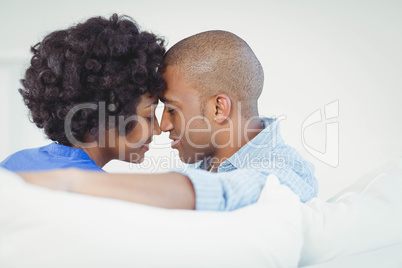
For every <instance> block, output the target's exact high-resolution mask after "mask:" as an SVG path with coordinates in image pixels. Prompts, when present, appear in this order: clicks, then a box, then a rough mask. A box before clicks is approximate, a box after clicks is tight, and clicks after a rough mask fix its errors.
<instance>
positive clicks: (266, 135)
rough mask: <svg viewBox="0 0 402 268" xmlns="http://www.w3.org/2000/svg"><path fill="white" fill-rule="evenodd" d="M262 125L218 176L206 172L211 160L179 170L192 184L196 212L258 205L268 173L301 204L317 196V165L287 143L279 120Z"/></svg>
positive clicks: (229, 160) (226, 163)
mask: <svg viewBox="0 0 402 268" xmlns="http://www.w3.org/2000/svg"><path fill="white" fill-rule="evenodd" d="M262 122H263V124H264V130H263V131H261V132H260V133H259V134H258V135H257V136H256V137H254V138H253V139H252V140H251V141H249V142H248V143H247V144H246V145H244V146H243V147H242V148H240V150H238V151H237V152H236V153H235V154H233V155H232V156H231V157H230V158H228V159H227V160H225V161H224V162H223V163H222V164H221V165H220V166H219V168H218V173H211V172H208V171H205V169H207V168H208V166H209V160H210V159H205V160H203V161H201V162H198V163H195V164H193V165H190V167H189V168H188V169H187V170H181V171H179V172H181V173H183V174H185V175H187V176H188V177H189V178H190V180H191V182H192V183H193V186H194V190H195V194H196V209H199V210H234V209H238V208H240V207H243V206H246V205H249V204H252V203H255V202H256V201H257V200H258V198H259V196H260V193H261V190H262V188H263V187H264V184H265V180H266V178H267V177H268V175H269V174H274V175H276V177H277V178H278V179H279V181H280V182H281V183H282V184H284V185H287V186H288V187H289V188H290V189H292V190H293V192H295V193H296V194H297V195H299V197H300V200H301V201H302V202H307V201H308V200H310V199H311V198H313V197H316V196H317V192H318V182H317V179H316V178H315V176H314V166H313V165H312V164H311V163H309V162H307V161H305V160H304V159H303V157H302V156H301V155H300V154H299V153H298V152H297V151H296V149H294V148H292V147H290V146H288V145H286V144H285V143H284V141H283V139H282V137H281V135H280V133H279V122H278V121H277V120H275V119H270V118H265V119H262Z"/></svg>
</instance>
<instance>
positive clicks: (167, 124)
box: [160, 110, 173, 132]
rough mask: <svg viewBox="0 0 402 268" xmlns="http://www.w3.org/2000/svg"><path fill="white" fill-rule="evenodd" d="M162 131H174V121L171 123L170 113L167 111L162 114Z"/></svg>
mask: <svg viewBox="0 0 402 268" xmlns="http://www.w3.org/2000/svg"><path fill="white" fill-rule="evenodd" d="M160 129H161V130H162V131H163V132H166V131H171V130H172V129H173V124H172V121H170V116H169V113H168V112H167V111H166V110H165V111H163V113H162V119H161V126H160Z"/></svg>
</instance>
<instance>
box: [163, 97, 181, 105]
mask: <svg viewBox="0 0 402 268" xmlns="http://www.w3.org/2000/svg"><path fill="white" fill-rule="evenodd" d="M159 99H160V100H161V102H163V103H167V104H170V103H177V101H175V100H170V99H166V98H164V97H159Z"/></svg>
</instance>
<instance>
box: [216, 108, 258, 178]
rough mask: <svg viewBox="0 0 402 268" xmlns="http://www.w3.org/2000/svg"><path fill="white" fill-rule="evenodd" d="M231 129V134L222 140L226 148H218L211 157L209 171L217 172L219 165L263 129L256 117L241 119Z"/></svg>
mask: <svg viewBox="0 0 402 268" xmlns="http://www.w3.org/2000/svg"><path fill="white" fill-rule="evenodd" d="M233 128H235V129H233V130H232V129H231V130H230V132H231V133H229V135H226V136H225V137H223V139H222V140H223V142H221V144H224V145H226V146H222V147H223V148H218V149H217V150H216V151H215V154H213V155H211V163H210V164H211V171H214V170H215V169H216V170H217V169H218V166H219V165H220V164H222V163H223V162H224V161H225V160H226V159H228V158H229V157H231V156H232V155H234V154H235V153H236V152H237V151H239V150H240V148H242V147H243V146H244V145H246V144H247V143H248V142H249V141H250V140H252V139H253V138H254V137H255V136H257V135H258V134H259V133H260V132H261V131H262V130H263V129H264V128H263V126H262V124H261V120H260V119H259V118H258V117H257V116H256V117H252V118H250V119H248V120H247V119H244V118H242V119H241V120H239V122H237V124H236V123H235V124H233Z"/></svg>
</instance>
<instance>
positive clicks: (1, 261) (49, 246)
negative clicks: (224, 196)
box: [0, 170, 302, 268]
mask: <svg viewBox="0 0 402 268" xmlns="http://www.w3.org/2000/svg"><path fill="white" fill-rule="evenodd" d="M0 211H1V213H0V267H40V268H47V267H49V268H54V267H57V268H64V267H69V268H70V267H96V268H102V267H108V268H109V267H119V268H122V267H174V268H178V267H219V268H222V267H241V268H244V267H253V268H254V267H295V266H297V263H298V261H299V257H300V250H301V246H302V233H301V228H302V227H301V211H300V202H299V198H298V197H297V196H296V195H295V194H294V193H293V192H292V191H291V190H289V189H288V188H287V187H285V186H282V185H280V184H279V182H278V179H277V178H276V177H275V176H269V177H268V179H267V185H266V187H265V188H264V190H263V194H262V196H261V200H260V202H259V203H257V204H254V205H252V206H249V207H246V208H243V209H240V210H238V211H234V212H224V213H217V212H196V211H184V210H167V209H159V208H152V207H148V206H144V205H138V204H133V203H129V202H124V201H119V200H111V199H106V198H97V197H90V196H84V195H79V194H73V193H64V192H56V191H51V190H47V189H44V188H40V187H36V186H33V185H29V184H27V183H25V182H24V181H22V180H21V179H20V178H19V177H18V176H16V175H15V174H13V173H9V172H7V171H5V170H0Z"/></svg>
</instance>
